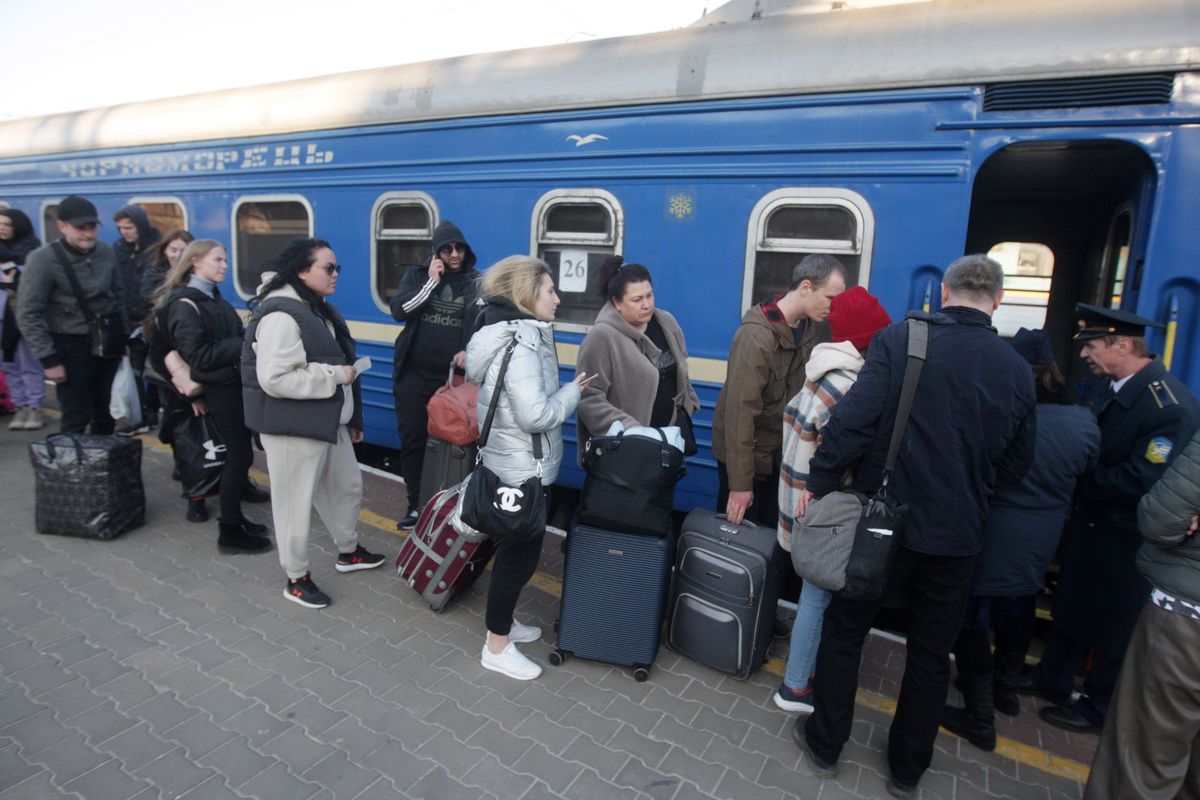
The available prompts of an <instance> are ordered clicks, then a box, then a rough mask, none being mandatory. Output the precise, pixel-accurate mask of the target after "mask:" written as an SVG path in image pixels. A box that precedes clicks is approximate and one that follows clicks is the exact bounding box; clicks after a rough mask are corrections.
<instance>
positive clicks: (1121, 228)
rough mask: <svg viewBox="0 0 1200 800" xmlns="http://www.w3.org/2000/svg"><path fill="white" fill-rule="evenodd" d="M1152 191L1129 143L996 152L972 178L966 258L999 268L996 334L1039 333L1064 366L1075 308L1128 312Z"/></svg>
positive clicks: (1151, 180)
mask: <svg viewBox="0 0 1200 800" xmlns="http://www.w3.org/2000/svg"><path fill="white" fill-rule="evenodd" d="M1154 187H1155V177H1154V168H1153V164H1152V163H1151V161H1150V158H1149V157H1148V156H1147V155H1146V153H1145V152H1144V151H1143V150H1142V149H1141V148H1139V147H1137V146H1136V145H1133V144H1130V143H1128V142H1119V141H1111V140H1090V141H1050V142H1024V143H1019V144H1013V145H1009V146H1008V147H1005V148H1003V149H1001V150H998V151H997V152H995V153H993V154H992V155H991V156H990V157H989V158H988V159H987V161H985V162H984V163H983V165H982V166H981V167H980V169H979V172H978V173H977V175H976V177H975V185H974V189H973V193H972V197H971V215H970V221H969V223H968V226H967V242H966V252H968V253H991V254H992V255H993V257H995V258H996V259H997V260H998V261H1000V263H1001V264H1002V265H1003V266H1004V268H1005V275H1006V278H1005V302H1004V304H1003V305H1002V306H1001V308H1000V309H999V310H998V311H997V313H996V316H995V324H996V327H997V328H998V329H999V331H1000V333H1001V335H1004V336H1012V335H1013V334H1014V333H1015V332H1016V331H1017V329H1018V328H1020V327H1022V326H1024V327H1027V328H1037V327H1043V328H1045V329H1046V331H1047V332H1048V333H1049V334H1050V338H1051V341H1052V342H1053V343H1054V351H1055V354H1056V356H1057V357H1058V360H1059V363H1060V364H1061V365H1064V366H1066V365H1068V364H1071V363H1072V362H1073V361H1074V360H1075V359H1073V358H1072V355H1073V352H1074V349H1073V346H1072V343H1071V337H1072V335H1073V334H1074V324H1075V312H1074V310H1075V304H1076V303H1077V302H1084V303H1092V304H1095V305H1104V306H1112V307H1122V308H1133V307H1134V305H1135V303H1136V301H1137V295H1136V292H1137V283H1138V278H1139V271H1140V266H1141V264H1142V259H1143V255H1144V252H1145V243H1146V239H1147V227H1148V224H1147V223H1148V220H1149V219H1150V212H1151V210H1152V209H1151V206H1152V203H1153V198H1154ZM1070 371H1071V372H1072V373H1073V374H1074V375H1076V376H1078V375H1079V374H1080V370H1079V368H1078V365H1075V367H1074V368H1073V369H1071V370H1070Z"/></svg>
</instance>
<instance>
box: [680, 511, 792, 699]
mask: <svg viewBox="0 0 1200 800" xmlns="http://www.w3.org/2000/svg"><path fill="white" fill-rule="evenodd" d="M675 553H676V555H675V576H674V583H673V585H672V588H671V601H670V604H669V605H668V609H667V620H668V626H669V627H668V629H667V643H668V644H669V645H670V646H671V648H672V649H674V650H676V651H678V652H679V653H682V654H683V655H685V656H687V657H688V658H692V659H695V660H696V661H699V662H700V663H701V664H706V665H707V666H710V667H712V668H713V669H716V670H720V671H721V672H726V673H728V674H730V675H732V676H733V677H735V678H737V679H739V680H745V679H746V678H748V677H750V676H751V675H752V674H753V673H754V671H755V670H757V669H758V668H759V667H760V666H762V663H763V660H764V659H765V658H766V654H767V647H769V646H770V644H771V635H772V631H773V629H774V622H775V605H776V602H777V600H778V597H779V588H780V585H781V584H782V582H783V578H784V576H785V575H786V574H787V573H786V570H788V569H791V564H790V563H788V561H787V559H786V557H785V556H786V554H785V553H784V552H783V550H781V549H780V548H777V547H776V546H775V529H774V528H767V527H764V526H756V525H753V524H751V523H748V522H743V523H742V524H741V525H734V524H732V523H731V522H729V521H728V520H727V519H725V516H724V515H723V514H721V515H718V514H717V513H715V512H713V511H709V510H707V509H696V510H695V511H693V512H691V513H690V514H688V516H687V519H686V520H684V523H683V531H682V533H680V535H679V543H678V545H677V547H676V549H675Z"/></svg>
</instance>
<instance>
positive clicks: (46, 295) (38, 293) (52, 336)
mask: <svg viewBox="0 0 1200 800" xmlns="http://www.w3.org/2000/svg"><path fill="white" fill-rule="evenodd" d="M99 225H100V219H99V217H98V216H97V215H96V206H94V205H92V202H91V201H90V200H87V199H85V198H83V197H79V196H78V195H71V196H70V197H67V198H65V199H64V200H63V201H62V202H61V203H59V204H58V230H59V232H60V233H61V234H62V239H61V240H60V241H59V242H53V243H51V244H48V245H45V246H44V247H39V248H38V249H37V250H34V251H33V252H32V253H30V254H29V259H28V261H26V264H25V274H24V275H23V276H22V279H21V293H20V294H19V295H18V296H17V325H18V326H19V327H20V329H21V334H22V335H23V336H24V337H25V341H27V342H28V343H29V348H30V349H31V350H33V355H34V356H35V357H36V358H37V359H38V360H39V361H41V362H42V367H43V369H44V370H45V373H46V380H48V381H51V382H52V383H54V384H56V385H57V389H56V393H57V396H58V403H59V406H60V407H61V408H62V424H61V428H60V429H61V430H62V432H63V433H85V432H91V433H96V434H110V433H112V432H113V418H112V416H111V415H110V414H109V413H108V405H109V395H110V394H111V392H112V382H113V377H114V376H115V375H116V374H117V367H118V366H119V365H120V363H121V360H120V359H119V358H101V357H99V356H94V355H92V351H91V337H90V335H89V332H90V329H91V326H90V325H89V323H88V318H87V316H85V314H84V312H83V309H82V308H81V306H80V303H79V300H78V298H77V297H76V295H75V292H74V291H73V289H72V287H71V281H70V278H69V277H68V273H67V269H68V267H70V268H71V269H73V270H74V272H75V275H76V277H77V278H78V280H79V286H80V289H81V290H82V292H83V295H84V297H85V298H86V301H87V304H88V307H89V308H90V310H91V312H92V314H94V315H96V316H105V315H109V314H116V315H120V314H121V310H122V308H123V303H122V299H123V298H122V284H121V281H120V279H119V278H118V277H117V264H116V258H115V257H114V256H113V250H112V248H111V247H109V246H108V245H107V244H105V243H104V242H100V241H97V233H98V231H99ZM89 426H90V431H89Z"/></svg>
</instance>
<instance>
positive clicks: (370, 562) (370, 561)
mask: <svg viewBox="0 0 1200 800" xmlns="http://www.w3.org/2000/svg"><path fill="white" fill-rule="evenodd" d="M382 564H383V556H381V555H378V554H376V553H372V552H370V551H369V550H367V549H366V548H365V547H363V546H362V545H361V544H360V545H358V546H357V547H355V548H354V552H352V553H342V554H340V555H339V556H338V557H337V562H336V563H335V564H334V565H333V568H334V569H336V570H337V571H338V572H357V571H358V570H360V569H375V568H376V567H378V566H380V565H382Z"/></svg>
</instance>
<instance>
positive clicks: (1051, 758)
mask: <svg viewBox="0 0 1200 800" xmlns="http://www.w3.org/2000/svg"><path fill="white" fill-rule="evenodd" d="M138 438H139V439H141V440H142V442H143V443H144V444H146V445H147V446H149V447H153V448H154V449H155V450H160V451H163V452H170V451H171V448H170V447H168V446H167V445H165V444H163V443H162V442H159V441H158V440H157V439H153V438H151V437H149V436H139V437H138ZM250 477H251V478H253V479H254V480H255V481H256V482H258V483H260V484H266V485H269V484H270V479H269V477H268V475H267V473H265V472H262V471H261V470H257V469H252V470H250ZM358 518H359V520H360V521H362V522H364V523H365V524H367V525H370V526H371V527H373V528H378V529H379V530H381V531H384V532H386V533H391V534H394V535H395V536H397V537H398V538H401V539H403V538H405V537H407V536H408V533H407V532H406V531H398V530H396V520H394V519H391V518H390V517H385V516H383V515H382V514H376V513H375V512H373V511H370V510H368V509H363V510H362V511H360V512H359V514H358ZM488 569H491V564H488ZM529 585H530V586H532V587H533V588H534V589H537V590H538V591H540V592H543V593H544V594H548V595H550V596H551V597H554V598H561V597H562V580H561V579H559V578H556V577H554V576H553V575H551V574H549V573H546V572H542V571H541V570H539V571H537V572H535V573H534V575H533V577H532V578H531V579H530V580H529ZM763 669H764V670H766V671H767V672H769V673H771V674H772V675H775V676H778V677H783V674H784V670H785V663H784V661H783V659H781V658H769V659H767V661H766V663H765V664H763ZM855 702H856V703H857V704H858V705H860V706H862V707H864V708H870V709H873V710H875V711H880V712H882V713H884V714H887V715H888V716H889V717H891V716H895V715H896V701H895V699H894V698H891V697H888V696H887V695H882V694H879V693H877V692H869V691H867V690H865V689H859V690H858V694H857V695H856V696H855ZM947 733H949V731H947ZM950 735H951V736H954V734H952V733H951V734H950ZM956 738H958V737H956ZM996 754H997V755H999V756H1003V757H1004V758H1007V759H1009V760H1010V761H1016V762H1017V763H1020V764H1024V765H1025V766H1027V767H1033V768H1034V769H1036V770H1039V771H1041V772H1045V773H1047V774H1049V775H1054V776H1056V777H1059V778H1066V779H1067V780H1072V781H1077V782H1079V783H1087V779H1088V774H1089V773H1090V771H1091V770H1090V768H1089V767H1088V766H1087V765H1086V764H1081V763H1079V762H1078V761H1072V760H1071V759H1069V758H1063V757H1062V756H1056V755H1053V754H1052V753H1047V752H1046V751H1044V750H1041V749H1039V748H1037V747H1034V746H1033V745H1028V744H1024V743H1023V742H1018V741H1015V740H1013V739H1007V738H1005V737H1003V736H997V737H996Z"/></svg>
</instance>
